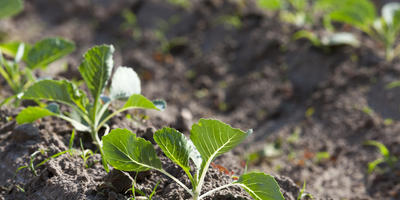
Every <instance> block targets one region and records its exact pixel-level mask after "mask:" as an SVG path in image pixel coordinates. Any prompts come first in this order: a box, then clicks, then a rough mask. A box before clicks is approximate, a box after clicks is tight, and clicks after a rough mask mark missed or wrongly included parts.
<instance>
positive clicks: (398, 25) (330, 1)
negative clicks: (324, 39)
mask: <svg viewBox="0 0 400 200" xmlns="http://www.w3.org/2000/svg"><path fill="white" fill-rule="evenodd" d="M317 7H318V8H319V9H322V10H325V11H326V12H327V14H326V15H325V21H336V22H341V23H345V24H349V25H351V26H353V27H354V28H357V29H359V30H361V31H363V32H365V33H367V34H368V35H369V36H370V37H371V38H372V39H374V40H376V41H378V42H380V43H381V44H383V46H384V48H385V56H386V60H387V61H391V60H393V58H395V57H396V56H398V55H399V54H400V46H399V45H396V42H397V38H398V36H399V33H400V3H397V2H392V3H387V4H385V5H384V6H383V7H382V10H381V16H378V14H377V12H376V9H375V6H374V4H373V3H372V2H371V1H369V0H363V1H360V0H343V1H337V0H319V1H318V2H317Z"/></svg>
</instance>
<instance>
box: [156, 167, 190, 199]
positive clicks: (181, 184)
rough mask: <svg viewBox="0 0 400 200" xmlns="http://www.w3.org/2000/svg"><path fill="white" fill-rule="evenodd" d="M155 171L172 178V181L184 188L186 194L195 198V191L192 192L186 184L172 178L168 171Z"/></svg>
mask: <svg viewBox="0 0 400 200" xmlns="http://www.w3.org/2000/svg"><path fill="white" fill-rule="evenodd" d="M154 169H155V170H157V171H159V172H161V173H163V174H165V175H166V176H168V177H170V178H171V179H172V180H174V181H175V182H176V183H178V184H179V185H180V186H182V187H183V189H185V190H186V192H188V193H189V194H190V195H192V196H194V194H193V191H192V190H190V189H189V188H188V187H186V185H185V184H183V183H182V182H181V181H180V180H178V179H177V178H175V177H174V176H172V175H171V174H170V173H168V172H167V171H165V170H164V169H156V168H154Z"/></svg>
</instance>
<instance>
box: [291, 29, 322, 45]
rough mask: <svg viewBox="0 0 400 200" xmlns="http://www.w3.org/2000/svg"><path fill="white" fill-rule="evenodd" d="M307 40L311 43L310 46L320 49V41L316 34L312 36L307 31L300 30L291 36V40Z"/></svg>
mask: <svg viewBox="0 0 400 200" xmlns="http://www.w3.org/2000/svg"><path fill="white" fill-rule="evenodd" d="M301 38H304V39H308V40H310V42H311V43H312V45H314V46H316V47H320V46H321V45H322V44H321V43H322V42H321V40H320V39H319V38H318V36H317V35H316V34H314V33H313V32H311V31H307V30H300V31H297V32H296V33H295V34H294V35H293V39H295V40H298V39H301Z"/></svg>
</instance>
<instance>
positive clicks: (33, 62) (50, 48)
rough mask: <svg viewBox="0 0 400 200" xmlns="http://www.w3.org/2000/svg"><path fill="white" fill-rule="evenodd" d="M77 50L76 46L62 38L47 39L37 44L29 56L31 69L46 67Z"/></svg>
mask: <svg viewBox="0 0 400 200" xmlns="http://www.w3.org/2000/svg"><path fill="white" fill-rule="evenodd" d="M74 50H75V44H74V43H73V42H71V41H68V40H65V39H62V38H46V39H44V40H41V41H39V42H37V43H36V44H35V45H34V46H32V48H31V49H30V51H29V52H28V55H27V60H26V62H27V64H28V67H29V68H31V69H35V68H37V67H44V66H47V65H48V64H50V63H52V62H54V61H56V60H58V59H60V58H62V57H64V56H65V55H67V54H69V53H71V52H72V51H74Z"/></svg>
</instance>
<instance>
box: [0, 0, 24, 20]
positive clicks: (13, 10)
mask: <svg viewBox="0 0 400 200" xmlns="http://www.w3.org/2000/svg"><path fill="white" fill-rule="evenodd" d="M23 7H24V5H23V3H22V0H0V19H1V18H4V17H10V16H13V15H15V14H17V13H19V12H20V11H21V10H22V9H23Z"/></svg>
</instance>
